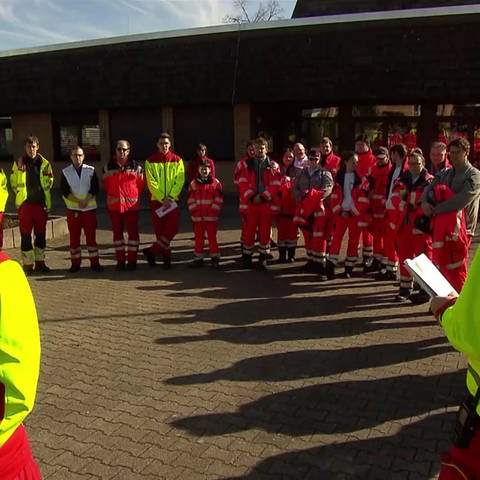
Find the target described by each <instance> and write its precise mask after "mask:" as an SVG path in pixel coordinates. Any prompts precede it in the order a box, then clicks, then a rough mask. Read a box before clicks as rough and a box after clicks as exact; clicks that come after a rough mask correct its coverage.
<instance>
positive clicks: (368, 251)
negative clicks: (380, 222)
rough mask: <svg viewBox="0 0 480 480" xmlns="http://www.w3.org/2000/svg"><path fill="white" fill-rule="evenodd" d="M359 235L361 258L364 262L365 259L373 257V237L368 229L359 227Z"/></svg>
mask: <svg viewBox="0 0 480 480" xmlns="http://www.w3.org/2000/svg"><path fill="white" fill-rule="evenodd" d="M360 235H361V236H362V256H363V261H365V259H366V258H371V257H372V256H373V237H372V234H371V233H370V231H369V227H361V228H360Z"/></svg>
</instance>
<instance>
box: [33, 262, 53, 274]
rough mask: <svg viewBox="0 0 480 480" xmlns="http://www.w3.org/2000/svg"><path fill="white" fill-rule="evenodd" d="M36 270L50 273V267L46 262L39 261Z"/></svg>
mask: <svg viewBox="0 0 480 480" xmlns="http://www.w3.org/2000/svg"><path fill="white" fill-rule="evenodd" d="M35 271H36V272H39V273H48V272H49V271H50V267H47V266H46V265H45V264H44V263H39V264H38V265H35Z"/></svg>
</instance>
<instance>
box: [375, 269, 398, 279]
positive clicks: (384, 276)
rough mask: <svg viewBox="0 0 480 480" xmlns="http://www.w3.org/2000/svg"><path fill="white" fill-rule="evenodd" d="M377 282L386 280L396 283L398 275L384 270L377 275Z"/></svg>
mask: <svg viewBox="0 0 480 480" xmlns="http://www.w3.org/2000/svg"><path fill="white" fill-rule="evenodd" d="M375 280H384V281H396V280H397V275H396V274H395V272H392V271H391V270H387V269H385V268H382V270H380V271H379V272H378V273H377V274H376V275H375Z"/></svg>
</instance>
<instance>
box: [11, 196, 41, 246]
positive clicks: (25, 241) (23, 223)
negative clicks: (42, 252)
mask: <svg viewBox="0 0 480 480" xmlns="http://www.w3.org/2000/svg"><path fill="white" fill-rule="evenodd" d="M47 220H48V213H47V211H46V210H45V208H44V207H43V205H40V204H38V203H23V204H22V205H20V207H19V209H18V223H19V229H20V235H21V236H22V246H21V249H22V251H29V250H32V248H33V247H32V238H31V235H32V230H33V233H34V235H35V246H37V247H38V248H42V249H43V248H45V243H46V241H45V234H46V231H47Z"/></svg>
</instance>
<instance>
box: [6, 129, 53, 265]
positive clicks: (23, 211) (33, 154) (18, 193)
mask: <svg viewBox="0 0 480 480" xmlns="http://www.w3.org/2000/svg"><path fill="white" fill-rule="evenodd" d="M39 147H40V144H39V141H38V138H37V137H36V136H34V135H30V136H29V137H27V139H26V140H25V155H23V156H21V157H19V158H18V159H17V160H15V162H14V163H13V166H12V173H11V174H10V185H11V187H12V190H13V193H14V194H15V207H16V209H17V212H18V222H19V228H20V235H21V238H22V239H21V246H20V250H21V251H22V263H23V269H24V270H25V273H27V274H28V273H31V272H32V271H33V267H34V265H35V271H36V272H41V273H47V272H49V271H50V268H48V267H47V266H46V265H45V246H46V230H47V220H48V211H49V210H50V208H51V207H52V198H51V194H50V190H51V189H52V187H53V171H52V166H51V165H50V162H49V161H48V160H47V159H46V158H44V157H43V156H42V155H40V153H38V149H39ZM32 230H33V233H34V236H35V241H34V246H33V245H32Z"/></svg>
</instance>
